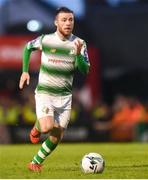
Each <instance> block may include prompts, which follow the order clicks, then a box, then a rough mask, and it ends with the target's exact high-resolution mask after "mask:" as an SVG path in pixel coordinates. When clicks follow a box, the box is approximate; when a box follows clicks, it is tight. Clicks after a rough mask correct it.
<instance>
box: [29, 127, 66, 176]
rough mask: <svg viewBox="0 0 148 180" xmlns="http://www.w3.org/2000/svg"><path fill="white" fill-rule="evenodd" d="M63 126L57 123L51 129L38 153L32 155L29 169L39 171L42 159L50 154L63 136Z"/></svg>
mask: <svg viewBox="0 0 148 180" xmlns="http://www.w3.org/2000/svg"><path fill="white" fill-rule="evenodd" d="M63 134H64V128H62V127H60V126H59V125H58V126H57V125H56V126H55V127H54V128H53V130H51V133H50V136H49V138H47V139H46V140H45V141H44V142H43V144H42V146H41V148H40V149H39V151H38V153H37V154H36V155H35V156H34V157H33V159H32V161H31V162H30V163H29V166H28V168H29V169H30V170H31V171H35V172H36V171H41V168H42V163H43V162H44V160H45V159H46V158H47V156H49V155H50V154H51V152H52V151H53V150H54V149H55V148H56V147H57V145H58V143H59V142H60V141H61V139H62V138H63Z"/></svg>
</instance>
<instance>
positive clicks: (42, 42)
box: [19, 7, 90, 172]
mask: <svg viewBox="0 0 148 180" xmlns="http://www.w3.org/2000/svg"><path fill="white" fill-rule="evenodd" d="M54 23H55V26H56V32H54V33H52V34H46V35H42V36H39V37H38V38H37V39H35V40H32V41H30V42H28V43H27V44H26V46H25V47H24V51H23V72H22V75H21V77H20V82H19V87H20V89H22V88H23V87H24V85H25V83H27V85H29V81H30V75H29V73H28V70H29V60H30V55H31V53H32V51H34V50H41V51H42V54H41V66H40V72H39V80H38V84H37V87H36V90H35V102H36V115H37V120H36V123H35V125H34V127H33V128H32V130H31V132H30V140H31V142H32V143H34V144H36V143H38V142H39V140H40V135H41V133H49V137H48V138H47V139H46V140H45V141H44V142H43V144H42V145H41V147H40V149H39V151H38V152H37V154H36V155H35V156H34V157H33V159H32V161H31V162H30V163H29V164H28V168H29V170H31V171H35V172H40V171H41V169H42V163H43V161H44V160H45V159H46V157H47V156H48V155H49V154H50V153H51V152H52V151H53V150H54V149H55V148H56V146H57V145H58V143H59V142H60V141H61V139H62V137H63V134H64V130H65V129H66V128H67V125H68V123H69V120H70V112H71V103H72V82H73V75H74V70H75V69H76V68H78V69H79V70H80V71H81V72H82V73H83V74H87V73H88V71H89V67H90V63H89V59H88V54H87V47H86V43H85V41H84V40H82V39H80V38H79V37H77V36H75V35H73V34H72V31H73V27H74V13H73V11H72V10H70V9H68V8H67V7H61V8H59V9H57V12H56V16H55V22H54Z"/></svg>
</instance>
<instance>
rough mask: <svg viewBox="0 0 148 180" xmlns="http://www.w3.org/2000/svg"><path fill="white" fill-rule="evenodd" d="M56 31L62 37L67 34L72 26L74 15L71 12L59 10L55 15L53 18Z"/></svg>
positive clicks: (71, 29) (70, 31)
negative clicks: (54, 18)
mask: <svg viewBox="0 0 148 180" xmlns="http://www.w3.org/2000/svg"><path fill="white" fill-rule="evenodd" d="M55 25H56V26H57V31H58V32H59V33H60V34H61V35H63V36H64V37H67V36H69V35H70V34H71V33H72V31H73V27H74V15H73V14H72V13H64V12H61V13H59V14H58V15H57V17H56V20H55Z"/></svg>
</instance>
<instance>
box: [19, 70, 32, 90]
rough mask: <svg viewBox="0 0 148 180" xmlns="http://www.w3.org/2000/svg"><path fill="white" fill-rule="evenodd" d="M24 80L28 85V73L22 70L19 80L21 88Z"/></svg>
mask: <svg viewBox="0 0 148 180" xmlns="http://www.w3.org/2000/svg"><path fill="white" fill-rule="evenodd" d="M25 82H26V83H27V85H29V82H30V75H29V73H28V72H23V73H22V75H21V78H20V82H19V88H20V89H23V87H24V84H25Z"/></svg>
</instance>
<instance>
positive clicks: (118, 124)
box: [0, 88, 148, 143]
mask: <svg viewBox="0 0 148 180" xmlns="http://www.w3.org/2000/svg"><path fill="white" fill-rule="evenodd" d="M25 91H26V92H25V93H22V94H23V96H22V94H21V92H20V94H21V96H20V94H17V95H16V96H15V95H13V96H11V94H7V93H3V92H2V91H1V93H0V99H1V101H0V129H1V132H3V133H1V135H0V136H1V138H0V139H1V142H0V143H5V142H6V143H7V140H6V139H9V138H6V137H8V136H10V139H11V136H13V134H12V135H11V134H10V131H9V130H10V129H11V127H18V128H19V127H27V128H28V127H31V126H32V125H33V124H34V122H35V120H36V115H35V109H34V107H35V104H34V103H35V102H34V99H33V98H32V97H33V94H32V93H33V91H32V89H29V88H26V89H25ZM69 126H72V127H79V126H84V127H86V128H87V129H88V130H89V133H90V135H89V140H90V141H101V142H104V141H111V142H112V141H148V102H142V101H140V100H139V99H138V98H134V97H127V96H124V95H118V96H116V97H115V98H114V101H113V102H112V104H111V105H110V104H107V103H106V102H103V101H99V100H98V103H97V104H96V105H94V106H93V107H92V108H91V109H89V110H88V109H86V108H85V107H84V106H83V104H82V103H81V101H80V99H79V98H77V96H74V98H73V108H72V113H71V122H70V125H69ZM7 127H9V128H7ZM92 134H93V136H92ZM8 142H11V140H10V141H8Z"/></svg>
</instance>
